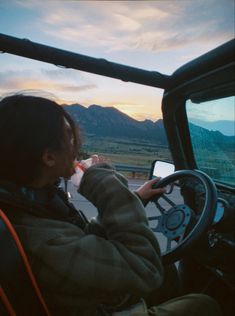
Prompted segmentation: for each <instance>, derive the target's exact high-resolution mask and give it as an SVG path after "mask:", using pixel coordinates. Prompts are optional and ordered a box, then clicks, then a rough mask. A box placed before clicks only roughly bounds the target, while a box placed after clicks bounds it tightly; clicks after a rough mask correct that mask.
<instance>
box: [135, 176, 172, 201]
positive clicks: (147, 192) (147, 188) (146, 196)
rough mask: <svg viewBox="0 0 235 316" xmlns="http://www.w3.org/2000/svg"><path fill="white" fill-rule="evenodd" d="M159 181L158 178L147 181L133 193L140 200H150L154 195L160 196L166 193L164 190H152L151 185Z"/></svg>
mask: <svg viewBox="0 0 235 316" xmlns="http://www.w3.org/2000/svg"><path fill="white" fill-rule="evenodd" d="M159 180H160V178H154V179H152V180H149V181H147V182H145V183H144V184H143V185H141V186H140V187H139V188H138V189H137V190H136V191H135V192H136V193H137V195H138V196H139V197H140V198H141V199H142V200H150V199H151V198H152V197H153V196H154V195H157V194H159V195H161V194H163V193H164V192H165V191H166V189H165V188H159V189H153V185H154V184H155V183H157V182H158V181H159Z"/></svg>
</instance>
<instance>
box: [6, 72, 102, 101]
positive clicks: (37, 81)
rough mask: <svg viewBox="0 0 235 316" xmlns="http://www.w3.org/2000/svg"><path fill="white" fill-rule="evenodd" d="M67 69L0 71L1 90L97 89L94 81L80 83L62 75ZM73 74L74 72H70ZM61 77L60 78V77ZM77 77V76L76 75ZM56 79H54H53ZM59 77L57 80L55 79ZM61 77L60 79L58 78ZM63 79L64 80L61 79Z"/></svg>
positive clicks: (72, 90) (64, 90) (62, 90)
mask: <svg viewBox="0 0 235 316" xmlns="http://www.w3.org/2000/svg"><path fill="white" fill-rule="evenodd" d="M66 71H67V70H60V69H58V70H46V69H43V70H41V71H28V70H23V71H6V72H0V84H1V91H6V90H8V91H10V90H28V89H30V90H47V91H52V92H53V93H58V95H59V94H61V93H66V92H71V93H73V94H74V93H75V94H76V93H81V92H83V91H87V90H92V89H96V88H97V85H96V84H95V83H92V82H87V83H80V82H75V81H69V80H66V79H67V78H66V77H64V78H62V77H60V76H61V75H62V72H63V73H64V72H66ZM69 73H70V74H72V73H73V72H69ZM74 76H75V75H74ZM58 77H59V78H58ZM75 77H76V76H75ZM51 79H54V80H51ZM55 79H57V80H55ZM58 79H59V80H58ZM61 79H62V80H61Z"/></svg>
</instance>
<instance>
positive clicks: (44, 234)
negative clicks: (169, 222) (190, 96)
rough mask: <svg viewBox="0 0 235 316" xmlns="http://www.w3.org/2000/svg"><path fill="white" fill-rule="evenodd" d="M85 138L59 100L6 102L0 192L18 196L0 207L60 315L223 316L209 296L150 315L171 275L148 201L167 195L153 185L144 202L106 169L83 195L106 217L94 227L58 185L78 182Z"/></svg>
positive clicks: (179, 301) (1, 109) (0, 116)
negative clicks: (151, 221) (149, 214)
mask: <svg viewBox="0 0 235 316" xmlns="http://www.w3.org/2000/svg"><path fill="white" fill-rule="evenodd" d="M80 138H81V137H80V132H79V130H78V129H77V128H76V126H75V123H74V122H73V120H72V119H71V117H70V116H69V114H68V113H67V112H66V111H65V110H64V109H63V107H61V106H59V105H57V104H56V103H55V102H54V101H51V100H48V99H45V98H41V97H36V96H29V95H21V94H17V95H12V96H8V97H5V98H3V99H2V100H1V101H0V152H1V154H0V188H4V189H5V190H6V191H7V192H9V195H10V197H11V198H10V199H9V201H6V200H4V201H1V198H0V207H1V209H3V211H4V212H5V213H6V214H7V216H8V217H9V218H10V220H11V222H12V223H13V225H14V227H15V229H16V231H17V233H18V235H19V237H20V239H21V242H22V244H23V246H24V249H25V251H26V253H27V255H28V258H29V261H30V263H31V267H32V270H33V272H34V274H35V277H36V279H37V281H38V284H39V286H40V289H41V291H42V293H43V296H44V298H45V301H46V303H47V305H48V308H49V310H50V312H51V314H52V315H56V316H60V315H61V316H62V315H66V316H70V315H71V316H72V315H79V316H93V315H94V316H95V315H113V316H130V315H131V316H134V315H136V316H137V315H138V316H146V315H151V316H154V315H155V316H163V315H164V316H165V315H169V316H170V315H176V316H182V315H187V316H188V315H190V316H197V315H200V316H202V315H207V316H210V315H211V316H212V315H213V316H217V315H220V311H219V307H218V305H217V303H216V302H215V301H214V300H213V299H212V298H210V297H208V296H206V295H202V294H191V295H186V296H182V297H179V298H172V299H171V300H169V301H167V302H164V303H161V304H159V305H156V306H147V303H146V302H147V301H148V300H147V298H148V295H150V294H151V293H156V302H157V296H158V290H159V291H160V288H161V287H162V282H163V280H164V268H163V266H162V262H161V256H160V249H159V244H158V241H157V239H156V238H155V235H154V234H153V232H152V231H151V229H150V228H149V226H148V220H147V218H146V214H145V209H144V207H143V204H142V201H141V199H143V200H145V199H150V198H151V197H152V196H153V195H155V194H161V193H162V192H163V191H164V189H152V184H153V182H154V181H157V180H152V182H147V183H146V184H144V185H143V186H142V187H140V188H139V189H137V194H134V193H133V192H131V191H130V190H129V189H128V186H127V180H126V179H125V178H124V177H123V176H122V175H121V174H119V173H117V172H116V171H115V170H114V169H113V168H112V167H111V166H110V165H108V164H106V163H104V162H102V163H99V161H96V162H98V163H95V164H94V165H92V166H90V167H89V168H87V169H86V170H85V172H84V175H83V177H82V180H81V184H80V187H79V191H80V193H81V194H82V195H83V196H84V197H86V198H87V199H88V200H89V201H91V202H92V203H93V204H94V205H95V206H96V208H97V212H98V215H97V218H96V219H95V220H92V221H89V220H87V219H86V217H85V216H84V215H83V213H81V212H80V211H79V210H75V209H74V207H73V206H72V205H71V204H70V203H69V202H68V201H67V200H66V198H65V196H64V195H63V194H62V193H61V191H60V190H59V189H58V186H56V185H55V183H56V181H57V180H58V178H60V177H63V178H70V177H71V176H72V175H73V173H74V161H75V160H76V158H77V153H78V152H79V148H80V146H81V140H80ZM16 201H17V204H16V203H15V202H16ZM19 201H22V204H21V203H19ZM159 295H160V293H159Z"/></svg>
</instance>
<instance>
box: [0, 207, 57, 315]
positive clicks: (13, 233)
mask: <svg viewBox="0 0 235 316" xmlns="http://www.w3.org/2000/svg"><path fill="white" fill-rule="evenodd" d="M0 220H2V222H3V223H4V224H5V226H6V228H7V230H8V232H9V234H10V236H11V238H12V239H13V240H14V242H15V244H16V247H17V250H18V252H19V255H20V257H21V259H22V262H23V265H24V268H25V270H26V272H27V275H28V278H29V280H30V282H31V285H32V287H33V289H34V291H35V294H36V296H37V298H38V300H39V302H40V303H41V306H42V309H43V311H44V315H46V316H51V314H50V312H49V310H48V308H47V305H46V303H45V301H44V299H43V297H42V294H41V291H40V289H39V287H38V285H37V282H36V279H35V277H34V275H33V272H32V270H31V267H30V265H29V261H28V258H27V256H26V253H25V251H24V249H23V246H22V244H21V242H20V240H19V237H18V235H17V233H16V231H15V229H14V227H13V226H12V224H11V222H10V221H9V219H8V218H7V216H6V215H5V213H4V212H3V211H2V210H1V209H0ZM0 237H1V236H0ZM0 298H1V300H2V302H3V304H4V305H5V307H6V309H7V310H8V312H9V315H10V316H15V315H17V314H16V313H15V311H14V308H13V307H12V306H11V304H10V302H9V297H7V296H6V293H5V292H4V290H3V288H2V287H0Z"/></svg>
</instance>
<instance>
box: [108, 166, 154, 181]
mask: <svg viewBox="0 0 235 316" xmlns="http://www.w3.org/2000/svg"><path fill="white" fill-rule="evenodd" d="M114 167H115V169H116V170H117V171H124V172H130V173H131V174H132V178H135V177H136V173H144V174H147V176H148V175H149V173H150V170H151V167H150V166H149V167H145V166H133V165H126V164H115V165H114Z"/></svg>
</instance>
